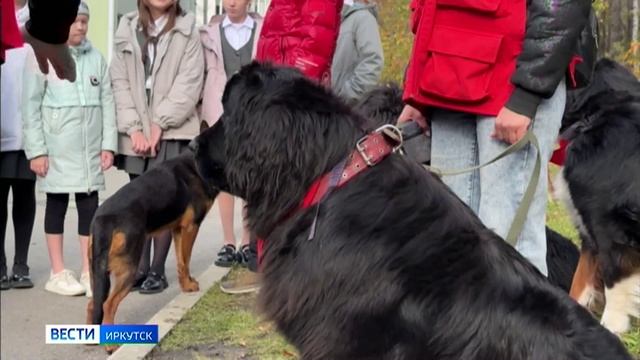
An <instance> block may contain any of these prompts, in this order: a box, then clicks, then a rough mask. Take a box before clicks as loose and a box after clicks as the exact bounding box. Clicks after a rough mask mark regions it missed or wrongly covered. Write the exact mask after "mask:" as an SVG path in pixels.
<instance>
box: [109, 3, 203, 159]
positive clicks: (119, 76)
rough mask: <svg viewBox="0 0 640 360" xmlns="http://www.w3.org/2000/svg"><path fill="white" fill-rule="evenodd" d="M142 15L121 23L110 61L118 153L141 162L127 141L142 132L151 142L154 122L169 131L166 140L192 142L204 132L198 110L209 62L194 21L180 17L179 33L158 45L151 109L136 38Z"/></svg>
mask: <svg viewBox="0 0 640 360" xmlns="http://www.w3.org/2000/svg"><path fill="white" fill-rule="evenodd" d="M137 24H138V15H137V12H132V13H129V14H126V15H125V16H123V17H122V19H121V20H120V24H119V25H118V30H116V34H115V39H114V43H115V51H114V54H113V60H112V61H111V68H110V73H111V84H112V87H113V95H114V99H115V103H116V119H117V124H118V132H119V139H118V148H119V151H118V152H119V153H121V154H125V155H131V156H139V155H137V154H135V153H134V152H133V150H132V145H131V139H130V138H129V136H128V135H130V134H131V133H133V132H135V131H139V130H142V131H143V133H144V134H145V136H146V137H147V138H148V137H149V135H150V125H151V121H154V122H155V123H157V124H158V125H160V127H161V128H162V129H163V130H164V131H163V134H162V139H163V140H169V139H176V140H179V139H184V140H190V139H193V138H194V137H195V136H196V135H198V133H199V132H200V121H199V120H198V115H197V113H196V104H197V102H198V100H199V99H200V94H201V92H202V85H203V81H204V60H203V55H202V46H201V44H200V38H199V36H198V31H196V30H195V18H194V16H193V15H192V14H186V15H184V16H179V17H178V18H177V19H176V25H175V27H174V28H173V29H172V30H171V31H169V32H168V33H166V34H165V35H163V36H162V37H161V39H160V42H159V43H158V50H157V52H158V53H157V57H156V60H155V62H154V67H153V70H152V73H151V74H152V75H151V79H152V89H151V96H150V103H149V105H147V101H146V95H145V79H144V66H143V63H142V52H141V50H140V46H139V45H138V41H137V38H136V27H137Z"/></svg>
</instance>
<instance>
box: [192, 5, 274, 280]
mask: <svg viewBox="0 0 640 360" xmlns="http://www.w3.org/2000/svg"><path fill="white" fill-rule="evenodd" d="M249 3H250V0H223V2H222V6H223V7H224V11H225V15H224V16H220V15H216V16H214V17H212V18H211V20H210V21H209V24H208V25H206V26H205V27H203V28H202V30H201V31H200V32H201V39H202V45H203V46H204V54H205V61H206V69H207V70H206V79H205V83H204V84H205V85H204V93H203V96H202V118H203V120H204V121H205V122H206V123H207V125H208V126H211V125H213V124H214V123H215V122H216V121H218V119H219V118H220V116H221V115H222V92H223V91H224V86H225V84H226V83H227V80H228V79H229V78H230V77H231V76H232V75H233V74H234V73H235V72H236V71H238V70H240V68H241V67H242V66H244V65H246V64H248V63H250V62H251V60H252V59H253V58H254V57H255V55H256V49H257V45H258V37H259V35H260V29H261V27H262V18H261V17H260V15H258V14H255V13H251V14H250V13H249V12H248V10H249V9H248V8H249ZM234 202H235V201H234V197H233V196H232V195H230V194H227V193H221V194H220V195H218V205H219V206H220V220H221V222H222V231H223V233H224V245H223V246H222V249H220V251H219V252H218V258H217V259H216V261H215V264H216V265H217V266H221V267H230V266H232V265H233V264H234V263H236V262H238V263H240V264H241V265H244V266H246V265H247V264H248V262H249V261H250V257H251V253H250V251H249V230H248V229H247V227H246V224H245V225H244V226H243V232H242V241H241V243H240V250H239V251H237V252H236V238H235V235H234V231H233V211H234Z"/></svg>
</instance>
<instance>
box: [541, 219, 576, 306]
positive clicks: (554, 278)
mask: <svg viewBox="0 0 640 360" xmlns="http://www.w3.org/2000/svg"><path fill="white" fill-rule="evenodd" d="M546 232H547V268H548V269H549V282H551V283H552V284H554V285H556V286H558V287H559V288H561V289H562V290H564V291H566V292H567V293H568V292H569V290H570V289H571V281H572V280H573V274H574V273H575V272H576V267H577V266H578V259H579V258H580V252H579V251H578V247H577V246H575V245H574V244H573V243H572V242H571V240H569V239H567V238H566V237H564V236H562V235H560V234H559V233H557V232H556V231H554V230H552V229H550V228H549V227H547V228H546Z"/></svg>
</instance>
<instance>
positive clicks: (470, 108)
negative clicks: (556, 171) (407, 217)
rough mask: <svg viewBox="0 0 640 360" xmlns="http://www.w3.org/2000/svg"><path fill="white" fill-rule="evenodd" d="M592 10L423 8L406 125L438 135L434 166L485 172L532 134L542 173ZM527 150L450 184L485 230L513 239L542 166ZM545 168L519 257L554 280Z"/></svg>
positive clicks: (505, 4) (538, 2)
mask: <svg viewBox="0 0 640 360" xmlns="http://www.w3.org/2000/svg"><path fill="white" fill-rule="evenodd" d="M590 8H591V1H590V0H511V1H500V0H485V1H457V0H438V1H436V0H413V1H412V2H411V10H412V15H411V28H412V31H413V33H414V34H415V39H414V44H413V50H412V54H411V58H410V64H409V67H408V70H407V76H406V82H405V91H404V100H405V102H406V104H407V105H406V107H405V109H404V111H403V112H402V115H401V116H400V118H399V119H398V121H399V122H403V121H407V120H408V119H415V120H416V121H418V122H421V123H422V125H423V126H425V127H426V126H427V120H429V122H430V126H431V134H432V149H431V164H432V166H434V167H436V168H440V169H463V168H467V167H470V166H473V165H477V164H483V163H485V162H487V161H488V160H490V159H491V158H493V157H495V156H496V155H497V154H499V153H501V152H502V151H504V149H505V148H506V147H507V146H508V145H510V144H513V143H515V142H517V141H518V140H520V139H521V138H522V137H523V136H524V135H525V134H526V132H527V130H528V129H532V130H533V133H534V134H535V135H536V136H537V137H538V139H539V143H540V148H541V156H542V159H541V160H542V164H546V163H547V162H548V161H549V158H550V157H551V153H552V151H553V147H554V144H555V140H556V138H557V136H558V131H559V128H560V123H561V120H562V115H563V111H564V107H565V101H566V87H565V81H564V77H565V73H566V69H567V68H568V65H569V62H570V59H571V57H572V55H573V51H574V49H575V45H576V44H577V40H578V37H579V35H580V33H581V31H582V29H583V28H584V27H585V25H586V24H587V19H588V17H589V12H590ZM535 156H536V153H535V150H534V149H533V148H532V147H531V146H528V147H525V148H523V149H522V150H520V151H518V152H516V153H514V154H511V155H509V156H507V157H505V158H503V159H501V160H499V161H497V162H496V163H494V164H492V165H490V166H487V167H484V168H482V169H480V170H478V171H475V172H471V173H467V174H462V175H455V176H445V177H443V181H444V182H445V183H446V184H447V185H449V186H450V187H451V189H452V190H453V191H454V192H455V193H456V194H457V195H458V196H459V197H460V198H461V199H462V200H463V201H464V202H465V203H466V204H467V205H469V206H470V207H471V208H472V209H473V210H474V211H475V212H476V214H478V216H479V217H480V219H481V220H482V221H483V222H484V224H485V225H486V226H487V227H488V228H490V229H492V230H494V231H495V232H496V233H497V234H498V235H500V236H503V237H504V236H506V235H507V231H508V229H509V227H510V225H511V223H512V221H513V218H514V214H515V212H516V209H517V208H518V206H519V204H520V202H521V199H522V196H523V194H524V191H525V188H526V186H527V183H528V181H529V178H530V176H531V173H532V170H533V166H534V163H535ZM546 180H547V168H546V166H543V169H542V171H541V174H540V179H539V181H538V187H537V189H536V192H535V195H534V199H533V201H532V203H531V206H530V208H529V213H528V216H527V220H526V222H525V224H524V228H523V230H522V232H521V234H520V237H519V238H518V242H517V245H516V249H517V250H518V251H519V252H520V253H521V254H522V255H524V256H525V257H526V258H527V259H529V260H530V261H531V262H532V263H533V264H534V265H535V266H536V267H537V268H538V269H539V270H540V271H541V272H542V273H543V274H547V264H546V237H545V210H546V201H547V196H546V192H547V181H546Z"/></svg>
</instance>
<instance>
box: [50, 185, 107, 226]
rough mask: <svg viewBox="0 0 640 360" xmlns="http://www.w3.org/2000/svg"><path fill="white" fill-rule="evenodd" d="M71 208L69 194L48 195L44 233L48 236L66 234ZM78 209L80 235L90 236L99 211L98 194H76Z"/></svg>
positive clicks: (95, 192)
mask: <svg viewBox="0 0 640 360" xmlns="http://www.w3.org/2000/svg"><path fill="white" fill-rule="evenodd" d="M68 206H69V194H51V193H47V207H46V208H45V211H44V232H45V233H47V234H62V233H64V218H65V216H66V214H67V207H68ZM76 208H77V209H78V235H80V236H89V231H90V227H91V220H93V215H94V214H95V213H96V210H97V209H98V192H97V191H94V192H92V193H89V194H87V193H76Z"/></svg>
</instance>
